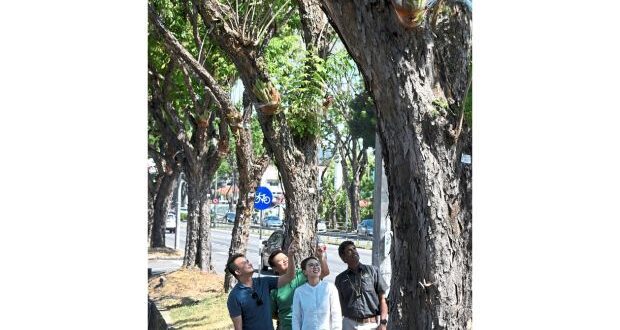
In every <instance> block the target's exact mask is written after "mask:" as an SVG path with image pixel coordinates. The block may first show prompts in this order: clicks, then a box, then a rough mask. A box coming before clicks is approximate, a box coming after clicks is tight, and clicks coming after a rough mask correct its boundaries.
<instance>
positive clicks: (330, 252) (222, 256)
mask: <svg viewBox="0 0 620 330" xmlns="http://www.w3.org/2000/svg"><path fill="white" fill-rule="evenodd" d="M230 232H231V228H228V227H223V228H211V234H212V248H213V266H214V267H215V271H216V272H218V273H220V274H222V273H223V272H224V267H225V265H226V259H227V258H228V248H229V246H230ZM185 233H186V223H185V222H181V228H180V230H179V234H180V236H181V244H180V247H178V249H180V250H183V249H184V248H185V237H186V236H185V235H186V234H185ZM267 238H268V236H266V235H263V238H262V240H265V239H267ZM262 240H261V239H260V238H259V236H258V235H254V234H250V239H249V242H248V253H247V257H248V260H249V261H250V262H251V263H252V264H253V265H254V268H256V269H258V268H259V267H260V258H259V255H258V249H259V246H260V242H261V241H262ZM166 246H168V247H174V234H166ZM358 251H359V254H360V261H361V262H362V263H364V264H371V263H372V255H371V251H370V250H363V249H359V250H358ZM327 261H328V264H329V269H330V275H329V276H327V277H326V278H325V280H327V281H329V282H332V283H333V282H334V281H335V279H336V275H338V274H340V272H342V271H344V270H345V269H346V267H347V265H346V264H345V263H343V262H342V260H340V257H339V256H338V246H337V245H332V244H328V245H327ZM148 264H149V267H150V268H152V269H153V272H155V273H157V272H163V271H171V270H175V269H178V268H179V267H181V264H182V261H181V260H149V263H148Z"/></svg>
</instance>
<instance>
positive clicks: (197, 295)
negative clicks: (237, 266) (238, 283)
mask: <svg viewBox="0 0 620 330" xmlns="http://www.w3.org/2000/svg"><path fill="white" fill-rule="evenodd" d="M148 286H149V298H151V299H152V300H153V301H154V302H155V303H156V304H157V305H158V306H160V307H162V308H165V309H167V311H168V314H169V316H170V318H171V319H172V321H171V324H169V325H170V326H172V327H173V328H174V329H195V330H196V329H205V330H206V329H233V326H232V321H231V320H230V317H229V316H228V308H227V307H226V300H227V298H228V295H227V294H225V293H224V276H223V275H217V274H209V273H205V272H202V271H200V269H180V270H177V271H174V272H170V273H166V274H164V275H161V276H155V277H153V278H151V279H149V283H148Z"/></svg>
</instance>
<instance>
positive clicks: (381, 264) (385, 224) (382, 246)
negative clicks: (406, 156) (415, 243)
mask: <svg viewBox="0 0 620 330" xmlns="http://www.w3.org/2000/svg"><path fill="white" fill-rule="evenodd" d="M383 169H384V167H383V157H382V156H381V141H380V139H379V135H378V134H377V135H375V190H374V192H373V219H374V222H375V223H374V230H373V234H374V235H373V241H372V264H373V266H376V267H378V268H379V272H380V273H381V276H383V279H384V280H385V283H387V285H388V290H387V292H388V294H389V292H390V291H389V287H390V281H391V278H392V260H391V258H390V249H391V247H392V230H391V228H392V225H391V221H390V218H389V217H388V204H389V199H388V186H387V177H386V176H385V172H384V171H383Z"/></svg>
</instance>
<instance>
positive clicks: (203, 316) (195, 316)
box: [169, 293, 233, 330]
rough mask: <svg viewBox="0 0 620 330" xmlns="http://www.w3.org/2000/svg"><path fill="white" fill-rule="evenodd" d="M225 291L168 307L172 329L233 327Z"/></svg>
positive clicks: (205, 329)
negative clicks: (194, 301) (196, 301)
mask: <svg viewBox="0 0 620 330" xmlns="http://www.w3.org/2000/svg"><path fill="white" fill-rule="evenodd" d="M227 298H228V295H227V294H225V293H218V294H210V295H209V296H208V297H207V298H205V299H204V300H202V301H200V302H198V303H194V304H189V305H181V306H179V307H175V308H172V309H170V310H169V311H170V317H171V318H172V319H173V320H174V322H173V323H172V324H171V326H172V327H174V329H196V330H198V329H204V330H207V329H233V325H232V321H231V320H230V317H229V316H228V309H227V308H226V300H227Z"/></svg>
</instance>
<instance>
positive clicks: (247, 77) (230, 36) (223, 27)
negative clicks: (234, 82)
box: [192, 0, 330, 256]
mask: <svg viewBox="0 0 620 330" xmlns="http://www.w3.org/2000/svg"><path fill="white" fill-rule="evenodd" d="M192 2H193V3H194V4H195V5H196V6H197V7H198V8H199V12H200V14H201V16H202V18H203V21H204V22H205V23H206V24H207V25H208V26H209V28H210V29H211V31H212V38H213V40H214V42H215V43H217V45H218V46H219V47H221V48H222V49H223V51H224V52H225V53H226V54H227V55H228V57H229V58H230V60H231V61H232V62H233V63H234V64H235V66H236V67H237V70H238V71H239V74H240V76H241V79H242V80H243V83H244V85H245V86H246V88H248V89H249V90H250V91H251V93H250V99H251V100H252V102H253V103H254V104H255V105H256V106H257V109H258V118H259V122H260V124H261V128H262V131H263V134H264V141H265V143H266V149H267V151H268V152H269V153H270V154H271V155H272V156H273V158H274V161H275V164H276V166H277V167H278V170H279V172H280V175H281V177H282V183H283V186H284V191H285V197H286V211H285V214H286V239H285V246H286V247H287V246H288V245H289V244H290V243H291V242H293V241H296V242H298V244H299V246H298V249H297V253H298V254H299V255H300V256H301V255H309V254H311V253H313V250H314V249H313V242H314V239H315V229H316V222H317V204H318V191H317V190H318V189H317V188H318V187H317V174H318V173H317V136H318V126H319V118H320V115H321V114H322V111H323V109H322V101H323V100H322V98H323V95H324V93H325V92H324V90H323V88H322V85H321V81H320V80H321V79H320V78H319V77H320V74H321V71H320V62H321V60H322V58H321V56H325V55H326V54H327V53H328V50H329V43H328V40H329V36H330V34H329V33H328V31H329V30H327V28H328V25H327V19H326V17H325V16H324V14H323V13H322V12H321V10H320V8H319V7H318V6H317V4H318V3H317V2H316V1H298V9H299V12H300V17H301V23H302V29H303V32H304V33H303V35H304V42H305V45H306V50H307V52H306V56H305V58H304V62H303V69H302V72H303V74H304V75H303V77H302V79H300V85H299V86H298V89H297V90H296V91H295V92H296V94H297V95H298V96H299V97H297V98H283V100H284V102H282V99H281V95H280V91H278V88H277V85H276V84H274V81H272V79H271V78H270V74H269V70H268V68H267V65H266V64H265V61H264V57H263V51H264V49H265V45H267V43H268V41H269V40H270V38H271V36H272V35H273V34H274V33H275V32H276V28H277V24H275V22H277V21H276V20H277V18H279V17H282V16H283V15H280V14H281V13H282V12H283V11H286V10H287V9H286V4H287V1H283V2H277V1H274V2H271V4H270V5H264V4H258V3H255V2H253V1H238V2H237V1H235V4H234V5H233V4H232V3H228V4H222V3H220V2H219V1H217V0H207V1H196V0H193V1H192ZM239 8H246V9H245V13H246V14H245V15H240V13H241V12H242V11H240V10H239ZM284 17H287V15H284ZM317 76H318V77H317ZM291 92H292V91H291ZM291 94H293V93H291ZM285 96H286V95H285ZM282 103H285V104H286V105H287V107H286V108H287V110H286V111H282V110H283V108H284V106H283V104H282ZM285 112H286V113H285Z"/></svg>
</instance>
